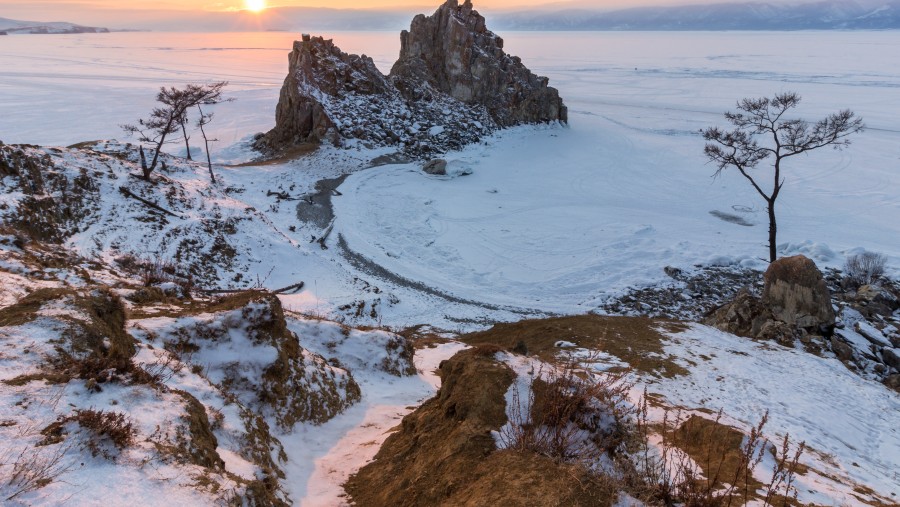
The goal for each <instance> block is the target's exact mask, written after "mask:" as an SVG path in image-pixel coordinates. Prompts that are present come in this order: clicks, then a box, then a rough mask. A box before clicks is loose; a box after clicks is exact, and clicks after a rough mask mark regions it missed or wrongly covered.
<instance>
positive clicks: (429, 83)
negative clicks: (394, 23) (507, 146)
mask: <svg viewBox="0 0 900 507" xmlns="http://www.w3.org/2000/svg"><path fill="white" fill-rule="evenodd" d="M401 39H402V46H403V47H402V49H401V54H400V59H399V60H398V61H397V63H396V64H394V67H393V70H392V72H391V74H390V75H389V76H385V75H383V74H381V73H380V72H379V71H378V69H377V68H376V67H375V64H374V62H373V61H372V59H371V58H369V57H367V56H365V55H362V56H357V55H350V54H347V53H344V52H342V51H341V50H340V49H338V48H337V46H335V45H334V43H333V42H332V41H331V40H325V39H323V38H322V37H311V36H309V35H304V36H303V38H302V40H300V41H296V42H294V47H293V51H292V52H291V54H290V56H289V71H288V76H287V78H286V79H285V81H284V85H283V86H282V89H281V95H280V97H279V100H278V107H277V109H276V117H275V122H276V124H275V128H273V129H272V130H270V131H269V132H268V133H266V134H262V135H260V136H258V137H257V139H256V141H255V143H254V147H255V148H256V149H257V150H260V151H263V152H267V153H280V152H284V151H286V150H288V149H290V148H291V147H294V146H296V145H299V144H303V143H321V142H329V143H332V144H336V145H337V144H342V143H344V142H345V141H347V142H351V143H360V144H362V145H363V146H367V147H375V146H396V147H397V149H398V152H400V153H401V154H402V155H403V156H404V157H407V158H413V159H416V158H417V159H425V160H427V159H430V158H434V157H433V156H434V155H436V154H440V153H444V152H447V151H449V150H454V149H459V148H462V147H463V146H465V145H467V144H470V143H474V142H478V141H479V140H480V139H481V138H482V137H484V136H486V135H488V134H491V133H492V132H494V131H496V130H497V129H498V128H502V127H508V126H512V125H516V124H520V123H540V122H554V121H562V122H565V121H566V119H567V115H566V108H565V106H564V105H563V102H562V99H560V97H559V93H558V92H557V90H556V89H554V88H550V87H549V86H547V83H548V80H547V78H544V77H538V76H536V75H534V74H533V73H531V71H529V70H528V69H527V68H526V67H525V66H524V65H522V62H521V60H520V59H519V58H516V57H513V56H509V55H507V54H506V53H505V52H504V51H503V49H502V48H503V40H502V39H501V38H500V37H497V36H496V35H495V34H493V33H492V32H490V31H489V30H487V28H486V27H485V22H484V18H483V17H482V16H481V15H480V14H478V12H477V11H475V10H473V9H472V4H471V2H469V1H467V2H466V3H465V4H463V5H462V6H459V4H458V2H457V1H456V0H448V1H447V2H446V3H445V4H444V5H442V6H441V7H440V8H439V9H438V10H437V12H435V13H434V15H432V16H429V17H426V16H423V15H419V16H417V17H416V18H415V19H414V20H413V23H412V25H411V27H410V30H409V31H404V32H403V34H402V35H401Z"/></svg>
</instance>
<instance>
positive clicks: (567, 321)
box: [460, 314, 688, 377]
mask: <svg viewBox="0 0 900 507" xmlns="http://www.w3.org/2000/svg"><path fill="white" fill-rule="evenodd" d="M660 328H665V329H667V330H670V331H678V330H681V329H683V324H680V323H678V322H675V321H670V320H663V319H649V318H645V317H607V316H600V315H593V314H588V315H577V316H571V317H557V318H552V319H541V320H523V321H520V322H515V323H512V324H497V325H495V326H494V327H492V328H490V329H488V330H487V331H480V332H477V333H470V334H467V335H463V336H461V337H460V341H462V342H465V343H468V344H469V345H477V344H488V343H490V344H494V345H497V346H500V347H503V348H504V349H506V350H509V351H513V352H517V353H527V354H531V355H536V356H537V357H539V358H541V359H542V360H545V361H551V362H552V361H554V360H555V358H556V355H557V353H558V352H559V350H560V349H559V348H558V347H556V343H557V342H558V341H560V340H564V341H568V342H571V343H574V344H576V345H577V346H578V347H582V348H587V349H593V350H601V351H604V352H607V353H609V354H611V355H614V356H616V357H618V358H619V359H621V360H623V361H625V362H627V363H628V364H629V365H630V366H631V367H632V368H634V369H636V370H638V371H641V372H644V373H650V374H652V375H657V376H663V377H673V376H677V375H686V374H687V373H688V371H687V370H686V369H685V368H684V367H682V366H681V365H679V364H677V363H676V362H675V361H674V360H673V359H674V358H672V357H670V356H667V355H666V354H665V350H664V348H663V345H664V343H665V340H666V337H665V336H664V335H663V334H662V333H661V332H660V331H659V329H660Z"/></svg>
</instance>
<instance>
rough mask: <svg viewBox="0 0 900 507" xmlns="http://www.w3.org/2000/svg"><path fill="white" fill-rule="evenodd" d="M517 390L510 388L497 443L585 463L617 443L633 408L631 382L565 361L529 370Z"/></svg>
mask: <svg viewBox="0 0 900 507" xmlns="http://www.w3.org/2000/svg"><path fill="white" fill-rule="evenodd" d="M528 384H529V389H528V392H527V393H525V399H524V400H523V399H522V396H523V394H522V393H521V392H519V389H518V388H517V387H513V393H512V397H513V403H512V407H508V408H507V413H508V414H509V421H508V424H507V425H505V426H504V427H503V429H502V430H501V431H500V440H501V442H503V444H504V445H503V447H505V448H507V449H514V450H517V451H527V452H533V453H537V454H541V455H543V456H547V457H550V458H553V459H557V460H561V461H564V462H569V463H576V464H583V465H586V466H588V467H590V466H592V464H593V463H595V462H597V460H599V459H600V458H601V457H602V456H603V455H604V454H610V455H614V454H616V453H618V452H619V450H620V448H622V447H623V445H624V443H625V441H626V439H627V436H628V432H629V428H628V420H629V419H630V417H631V415H632V412H633V409H632V408H631V406H630V404H628V402H627V397H628V391H629V389H630V388H631V387H632V385H631V384H630V383H628V382H626V381H625V380H624V379H623V377H622V376H619V375H614V374H597V373H593V372H589V371H586V370H585V369H583V368H582V365H581V363H580V362H578V361H575V360H569V361H568V362H566V363H565V364H564V365H563V366H562V367H560V368H555V367H550V366H548V367H547V368H546V370H545V371H542V370H538V371H535V372H534V373H533V374H532V376H531V378H529V379H528Z"/></svg>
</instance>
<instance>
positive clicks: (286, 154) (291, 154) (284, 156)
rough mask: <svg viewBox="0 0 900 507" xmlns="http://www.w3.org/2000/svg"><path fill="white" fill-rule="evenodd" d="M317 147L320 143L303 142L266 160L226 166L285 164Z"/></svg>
mask: <svg viewBox="0 0 900 507" xmlns="http://www.w3.org/2000/svg"><path fill="white" fill-rule="evenodd" d="M317 149H319V144H318V143H301V144H298V145H295V146H291V147H290V148H287V149H285V150H284V151H281V152H279V154H278V156H277V157H272V158H267V159H264V160H251V161H250V162H244V163H241V164H234V165H226V166H225V167H256V166H264V165H278V164H284V163H287V162H290V161H292V160H297V159H298V158H300V157H303V156H305V155H309V154H310V153H312V152H314V151H316V150H317Z"/></svg>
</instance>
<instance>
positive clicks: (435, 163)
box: [422, 158, 447, 176]
mask: <svg viewBox="0 0 900 507" xmlns="http://www.w3.org/2000/svg"><path fill="white" fill-rule="evenodd" d="M422 170H423V171H425V173H426V174H431V175H435V176H443V175H446V174H447V161H446V160H444V159H442V158H436V159H433V160H429V161H428V162H426V163H425V165H424V166H422Z"/></svg>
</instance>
